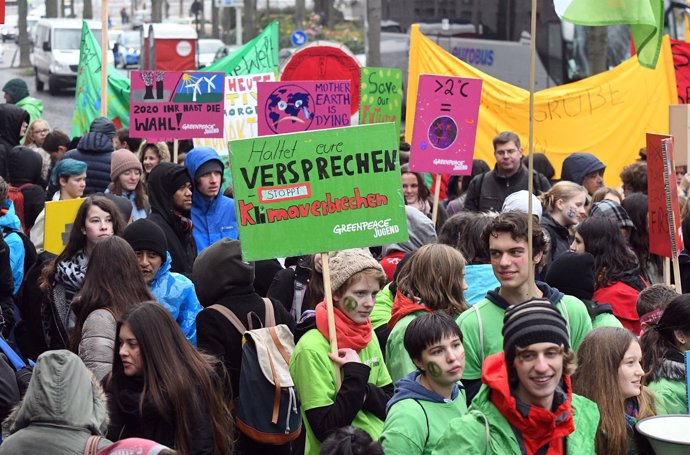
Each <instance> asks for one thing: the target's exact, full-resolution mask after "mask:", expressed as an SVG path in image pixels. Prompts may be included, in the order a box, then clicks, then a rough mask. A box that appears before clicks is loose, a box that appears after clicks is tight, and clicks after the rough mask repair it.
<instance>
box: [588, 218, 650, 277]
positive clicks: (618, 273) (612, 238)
mask: <svg viewBox="0 0 690 455" xmlns="http://www.w3.org/2000/svg"><path fill="white" fill-rule="evenodd" d="M577 233H578V234H580V236H581V237H582V240H583V241H584V243H585V251H587V252H588V253H590V254H591V255H592V256H594V284H595V286H596V287H597V288H600V287H604V286H606V285H607V284H610V283H615V282H616V281H620V279H621V277H623V276H624V275H627V274H629V273H630V271H631V270H633V269H635V268H637V267H638V262H637V257H636V256H635V254H634V253H633V252H632V251H630V249H629V248H628V246H627V245H626V243H625V238H623V234H621V231H620V229H619V228H618V225H617V224H616V223H615V222H614V221H613V220H610V219H608V218H605V217H599V216H598V217H589V218H587V219H586V220H585V221H583V222H582V223H580V224H578V226H577Z"/></svg>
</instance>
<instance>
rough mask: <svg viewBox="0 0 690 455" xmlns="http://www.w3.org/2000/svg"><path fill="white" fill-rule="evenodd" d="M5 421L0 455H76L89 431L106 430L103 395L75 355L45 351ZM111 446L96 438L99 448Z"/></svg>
mask: <svg viewBox="0 0 690 455" xmlns="http://www.w3.org/2000/svg"><path fill="white" fill-rule="evenodd" d="M5 425H6V427H7V428H9V433H10V436H9V437H8V438H7V439H5V441H4V442H3V443H2V445H1V446H0V455H13V454H18V453H21V454H22V455H44V454H47V453H50V454H51V455H81V454H82V453H84V446H85V445H86V441H87V439H88V438H89V436H91V435H96V436H103V435H104V434H105V432H106V431H107V429H108V416H107V410H106V405H105V396H104V395H103V391H102V390H101V387H100V385H99V384H98V383H97V382H96V379H95V378H94V376H93V375H92V374H91V373H90V372H89V371H88V370H87V369H86V367H85V366H84V364H83V363H82V361H81V360H80V359H79V357H77V355H76V354H74V353H72V352H69V351H66V350H61V351H48V352H46V353H44V354H41V356H40V357H39V358H38V361H36V366H35V367H34V372H33V376H32V378H31V382H30V383H29V388H28V389H27V391H26V395H25V396H24V400H23V401H22V403H21V404H20V405H19V407H18V408H17V409H15V410H14V412H13V413H12V415H10V417H8V418H7V420H6V421H5ZM108 445H110V441H108V440H107V439H101V441H100V443H99V445H98V448H99V450H101V449H103V448H105V447H107V446H108Z"/></svg>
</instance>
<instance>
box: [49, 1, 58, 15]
mask: <svg viewBox="0 0 690 455" xmlns="http://www.w3.org/2000/svg"><path fill="white" fill-rule="evenodd" d="M46 17H58V0H46Z"/></svg>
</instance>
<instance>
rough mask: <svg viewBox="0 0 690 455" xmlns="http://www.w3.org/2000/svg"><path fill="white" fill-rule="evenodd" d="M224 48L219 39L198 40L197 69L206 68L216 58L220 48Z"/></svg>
mask: <svg viewBox="0 0 690 455" xmlns="http://www.w3.org/2000/svg"><path fill="white" fill-rule="evenodd" d="M222 47H224V44H223V42H222V41H221V40H219V39H213V38H201V39H200V40H199V53H198V56H199V68H203V67H204V66H208V65H210V64H211V63H213V59H214V58H215V56H216V52H218V50H219V49H220V48H222Z"/></svg>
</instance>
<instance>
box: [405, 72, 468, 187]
mask: <svg viewBox="0 0 690 455" xmlns="http://www.w3.org/2000/svg"><path fill="white" fill-rule="evenodd" d="M481 96H482V80H481V79H470V78H465V77H451V76H436V75H430V74H423V75H421V76H419V96H418V97H417V109H416V111H415V122H414V130H413V131H412V144H411V146H412V153H411V155H410V168H411V169H412V170H413V171H417V172H436V173H439V174H455V175H470V174H471V173H472V157H473V155H474V141H475V137H476V135H477V119H478V117H479V102H480V100H481Z"/></svg>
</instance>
